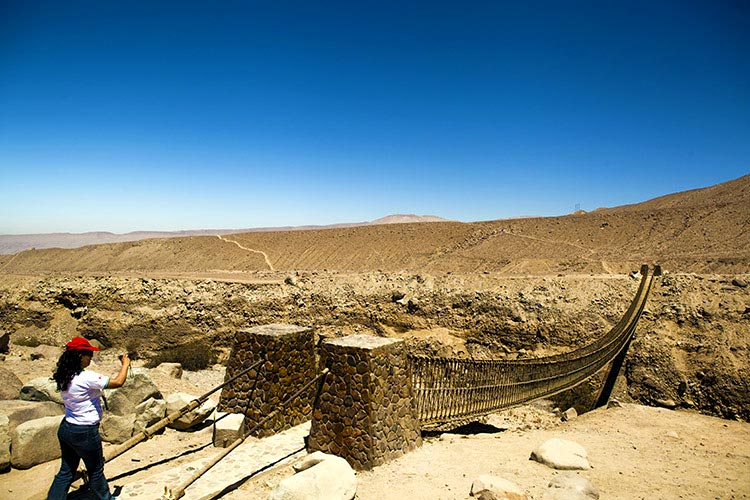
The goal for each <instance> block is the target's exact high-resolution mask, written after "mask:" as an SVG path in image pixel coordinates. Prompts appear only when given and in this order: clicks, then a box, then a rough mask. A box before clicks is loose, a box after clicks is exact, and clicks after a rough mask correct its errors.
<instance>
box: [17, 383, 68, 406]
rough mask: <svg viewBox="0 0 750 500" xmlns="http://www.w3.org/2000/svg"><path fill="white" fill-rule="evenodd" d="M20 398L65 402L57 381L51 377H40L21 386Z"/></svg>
mask: <svg viewBox="0 0 750 500" xmlns="http://www.w3.org/2000/svg"><path fill="white" fill-rule="evenodd" d="M18 397H19V399H23V400H24V401H54V402H55V403H58V404H63V400H62V395H61V394H60V391H58V390H57V383H56V382H55V381H54V380H52V379H51V378H49V377H38V378H35V379H33V380H30V381H29V383H27V384H26V385H24V386H23V387H21V391H20V392H19V394H18Z"/></svg>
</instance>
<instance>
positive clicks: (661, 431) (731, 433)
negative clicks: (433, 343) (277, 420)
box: [0, 355, 750, 500]
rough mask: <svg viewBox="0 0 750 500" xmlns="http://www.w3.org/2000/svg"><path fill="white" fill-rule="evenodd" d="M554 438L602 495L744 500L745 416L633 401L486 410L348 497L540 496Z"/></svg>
mask: <svg viewBox="0 0 750 500" xmlns="http://www.w3.org/2000/svg"><path fill="white" fill-rule="evenodd" d="M98 361H99V364H98V369H100V370H101V371H102V372H104V373H107V370H110V371H113V370H114V369H115V368H116V361H115V360H114V359H113V355H107V356H104V355H102V357H101V358H100V359H99V360H98ZM8 362H10V364H11V365H12V366H14V367H15V370H16V371H17V372H18V373H19V374H20V375H22V378H24V379H28V378H29V377H31V378H33V377H34V376H42V375H45V374H46V373H47V369H48V368H50V366H51V361H50V360H36V361H31V360H29V359H28V358H27V357H25V356H18V357H16V358H12V357H11V358H9V359H6V363H8ZM6 366H8V365H7V364H6ZM152 376H153V379H154V381H155V383H156V384H157V385H158V386H159V387H160V389H161V390H162V391H163V392H164V393H165V394H168V393H170V392H174V391H176V390H181V391H187V392H191V393H193V394H203V393H204V392H206V391H207V390H209V389H210V388H211V387H213V385H215V384H216V383H220V381H221V380H222V376H223V373H222V371H221V369H219V368H218V367H217V369H211V370H206V371H202V372H186V374H185V376H184V377H183V379H182V380H176V379H171V378H169V377H167V376H165V375H163V374H161V373H158V372H157V371H156V370H154V371H152ZM217 381H218V382H217ZM553 437H559V438H563V439H567V440H571V441H574V442H577V443H579V444H580V445H582V446H583V447H584V448H586V450H587V451H588V455H589V460H590V462H591V465H592V467H593V468H592V469H591V470H588V471H581V472H580V474H581V475H583V476H584V477H586V478H587V479H589V480H590V481H591V482H592V483H593V484H594V485H595V486H596V487H597V488H598V489H599V491H600V493H601V498H607V499H623V500H624V499H635V498H639V499H640V498H643V499H654V498H660V499H678V498H697V499H703V498H705V499H715V498H721V499H741V498H750V423H746V422H738V421H729V420H722V419H718V418H715V417H708V416H705V415H701V414H698V413H695V412H688V411H672V410H666V409H663V408H651V407H646V406H641V405H635V404H622V405H620V406H618V407H612V408H607V409H605V408H602V409H599V410H595V411H592V412H589V413H586V414H584V415H581V416H579V417H577V418H575V419H573V420H570V421H568V422H562V421H561V420H560V419H559V417H558V416H557V415H556V414H555V413H553V412H551V411H550V410H549V405H543V404H535V405H531V406H525V407H521V408H517V409H513V410H509V411H507V412H503V413H499V414H495V415H491V416H489V417H487V418H486V419H485V420H484V424H483V425H481V426H476V425H475V426H474V427H473V429H472V430H471V431H461V430H460V429H459V430H454V431H453V432H446V433H442V434H432V435H426V436H425V441H424V444H423V446H422V447H421V448H419V449H417V450H416V451H413V452H411V453H409V454H407V455H404V456H403V457H401V458H399V459H397V460H395V461H393V462H391V463H388V464H385V465H382V466H380V467H377V468H375V469H374V470H372V471H364V472H359V473H358V488H357V498H358V499H360V500H382V499H406V498H408V499H410V500H428V499H429V500H440V499H445V500H448V499H468V498H470V496H469V492H470V490H471V484H472V481H473V480H474V479H475V478H477V477H478V476H480V475H483V474H492V475H497V476H500V477H504V478H506V479H509V480H511V481H513V482H515V483H516V484H518V485H519V486H520V487H521V488H523V489H524V490H525V491H526V493H527V495H528V498H530V499H542V498H544V495H545V492H546V490H547V486H548V484H549V481H550V480H551V479H552V478H553V477H554V476H555V475H556V474H559V473H560V472H558V471H555V470H553V469H550V468H548V467H547V466H544V465H541V464H539V463H537V462H534V461H531V460H529V455H530V453H531V451H532V450H533V449H534V448H535V447H537V446H538V445H539V444H541V443H543V442H544V441H546V440H548V439H550V438H553ZM210 440H211V433H210V428H205V429H203V430H200V431H197V432H178V431H174V430H171V429H170V430H167V432H165V433H164V434H162V435H159V436H156V437H154V438H153V439H152V440H150V441H147V442H144V443H142V444H139V445H138V446H136V447H135V448H134V449H132V450H130V451H129V452H127V453H126V454H124V455H122V456H120V457H118V458H117V459H115V460H113V461H112V462H110V463H108V464H107V467H106V472H107V475H108V477H109V478H110V479H111V483H112V486H113V488H116V487H117V486H118V485H120V486H121V485H123V484H125V483H126V482H128V481H136V480H141V479H144V478H146V477H148V476H150V475H153V474H155V473H158V472H161V471H163V470H165V469H166V468H169V467H173V466H175V465H177V464H178V463H182V462H184V461H192V460H195V459H196V458H198V457H200V456H202V454H204V453H211V449H210V447H209V448H203V445H205V444H207V443H209V442H210ZM57 467H58V462H57V461H53V462H49V463H46V464H42V465H39V466H36V467H34V468H32V469H29V470H24V471H21V470H15V469H14V470H12V471H11V472H9V473H6V474H2V475H0V498H13V499H14V500H25V499H37V498H43V497H44V493H45V492H46V489H47V487H48V486H49V483H50V482H51V480H52V477H53V476H54V474H55V472H56V470H57ZM290 474H291V469H290V467H289V466H288V465H287V466H281V467H279V468H277V469H273V470H270V471H267V472H264V473H262V474H260V475H258V476H257V477H255V478H254V479H252V480H251V481H248V482H247V483H245V484H244V485H242V486H241V487H240V488H239V489H238V490H236V491H234V492H231V493H229V494H227V495H225V498H228V499H233V500H240V499H246V498H267V496H268V494H269V492H270V490H271V488H272V487H274V486H275V485H276V484H277V483H278V482H279V481H280V480H281V479H283V478H284V477H286V476H288V475H290ZM75 496H76V495H75V494H73V495H71V497H72V498H75Z"/></svg>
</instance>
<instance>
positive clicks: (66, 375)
mask: <svg viewBox="0 0 750 500" xmlns="http://www.w3.org/2000/svg"><path fill="white" fill-rule="evenodd" d="M83 354H84V351H65V352H64V353H62V356H60V359H58V360H57V369H56V370H55V373H53V374H52V378H53V379H54V380H55V382H57V390H58V391H64V390H65V389H67V388H68V386H69V385H70V381H71V380H73V377H75V376H76V375H78V374H79V373H81V371H82V370H83V369H82V368H81V356H82V355H83Z"/></svg>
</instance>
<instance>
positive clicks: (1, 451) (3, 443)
mask: <svg viewBox="0 0 750 500" xmlns="http://www.w3.org/2000/svg"><path fill="white" fill-rule="evenodd" d="M9 469H10V420H9V419H8V417H6V416H5V415H0V472H7V471H8V470H9Z"/></svg>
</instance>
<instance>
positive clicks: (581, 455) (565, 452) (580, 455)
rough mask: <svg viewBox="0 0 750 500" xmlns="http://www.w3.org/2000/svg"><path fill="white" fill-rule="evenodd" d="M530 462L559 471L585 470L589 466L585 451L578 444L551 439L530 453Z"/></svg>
mask: <svg viewBox="0 0 750 500" xmlns="http://www.w3.org/2000/svg"><path fill="white" fill-rule="evenodd" d="M530 458H531V460H536V461H537V462H539V463H541V464H544V465H546V466H548V467H552V468H553V469H559V470H586V469H590V468H591V465H590V464H589V461H588V454H587V453H586V449H585V448H584V447H583V446H581V445H580V444H578V443H574V442H573V441H568V440H565V439H560V438H552V439H550V440H548V441H545V442H544V443H542V444H541V445H539V446H538V447H537V448H536V449H535V450H534V451H532V452H531V457H530Z"/></svg>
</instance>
